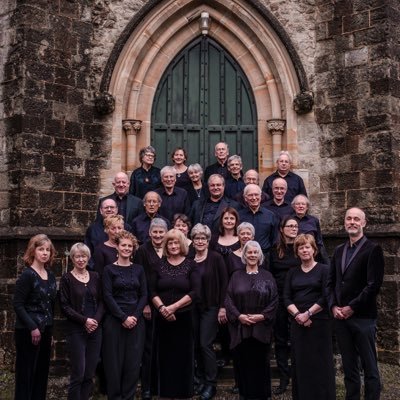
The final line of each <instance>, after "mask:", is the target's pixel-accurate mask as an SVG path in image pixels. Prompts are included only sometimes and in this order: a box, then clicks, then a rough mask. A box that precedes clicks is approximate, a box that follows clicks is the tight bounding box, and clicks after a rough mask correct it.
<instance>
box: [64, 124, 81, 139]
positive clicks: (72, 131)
mask: <svg viewBox="0 0 400 400" xmlns="http://www.w3.org/2000/svg"><path fill="white" fill-rule="evenodd" d="M65 137H66V138H69V139H80V138H82V125H81V124H80V123H78V122H74V121H66V122H65Z"/></svg>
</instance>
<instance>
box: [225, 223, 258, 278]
mask: <svg viewBox="0 0 400 400" xmlns="http://www.w3.org/2000/svg"><path fill="white" fill-rule="evenodd" d="M236 232H237V236H238V238H239V243H240V248H238V249H237V250H235V251H233V252H231V253H230V254H229V255H228V257H227V259H226V266H227V268H228V274H229V276H232V274H233V273H234V272H235V271H238V270H240V269H244V267H245V264H243V262H242V255H243V248H244V245H245V244H246V243H247V242H248V241H249V240H254V235H255V229H254V226H253V225H252V224H251V223H250V222H242V223H241V224H240V225H239V226H238V227H237V228H236Z"/></svg>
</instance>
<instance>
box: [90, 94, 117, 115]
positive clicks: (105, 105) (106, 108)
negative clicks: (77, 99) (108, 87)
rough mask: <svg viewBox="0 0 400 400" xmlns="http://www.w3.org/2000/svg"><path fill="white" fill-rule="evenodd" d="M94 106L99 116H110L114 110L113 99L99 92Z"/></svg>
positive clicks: (110, 95)
mask: <svg viewBox="0 0 400 400" xmlns="http://www.w3.org/2000/svg"><path fill="white" fill-rule="evenodd" d="M94 106H95V107H96V110H97V112H98V113H99V114H101V115H106V114H110V113H112V112H113V111H114V109H115V99H114V97H113V96H112V94H111V93H108V92H101V93H97V95H96V97H95V99H94Z"/></svg>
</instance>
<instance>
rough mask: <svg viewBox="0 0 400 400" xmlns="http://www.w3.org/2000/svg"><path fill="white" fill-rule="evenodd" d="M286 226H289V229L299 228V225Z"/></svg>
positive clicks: (286, 226)
mask: <svg viewBox="0 0 400 400" xmlns="http://www.w3.org/2000/svg"><path fill="white" fill-rule="evenodd" d="M285 228H289V229H299V226H298V225H285Z"/></svg>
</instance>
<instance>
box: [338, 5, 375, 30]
mask: <svg viewBox="0 0 400 400" xmlns="http://www.w3.org/2000/svg"><path fill="white" fill-rule="evenodd" d="M368 27H369V10H368V11H364V12H359V13H357V14H351V15H345V16H343V33H351V32H354V31H359V30H361V29H367V28H368Z"/></svg>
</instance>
